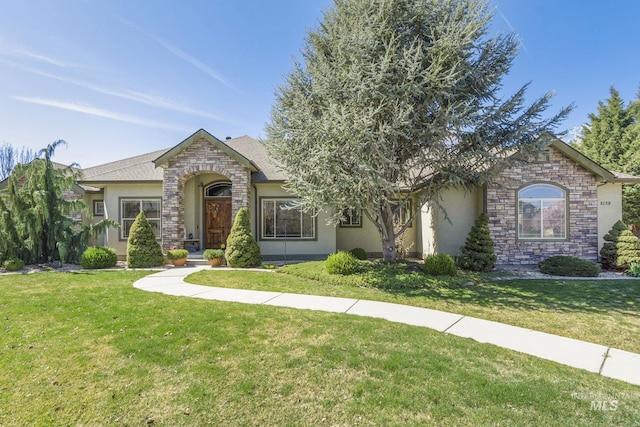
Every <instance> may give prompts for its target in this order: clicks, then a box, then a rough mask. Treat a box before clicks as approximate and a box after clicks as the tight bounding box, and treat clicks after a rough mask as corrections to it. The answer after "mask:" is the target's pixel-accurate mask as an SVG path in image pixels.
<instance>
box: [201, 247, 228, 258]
mask: <svg viewBox="0 0 640 427" xmlns="http://www.w3.org/2000/svg"><path fill="white" fill-rule="evenodd" d="M222 257H224V251H223V250H222V249H207V250H205V251H204V252H203V253H202V258H204V259H214V258H222Z"/></svg>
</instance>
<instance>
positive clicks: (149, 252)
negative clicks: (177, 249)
mask: <svg viewBox="0 0 640 427" xmlns="http://www.w3.org/2000/svg"><path fill="white" fill-rule="evenodd" d="M164 263H165V262H164V255H163V254H162V248H160V244H159V243H158V241H157V240H156V235H155V234H154V233H153V229H152V228H151V224H149V221H147V217H146V216H145V215H144V211H140V213H139V214H138V216H136V220H135V221H133V224H132V225H131V229H130V230H129V239H128V240H127V267H129V268H147V267H159V266H162V265H164Z"/></svg>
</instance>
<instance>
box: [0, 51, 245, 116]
mask: <svg viewBox="0 0 640 427" xmlns="http://www.w3.org/2000/svg"><path fill="white" fill-rule="evenodd" d="M0 63H3V64H7V65H11V66H13V67H17V68H20V69H21V70H24V71H27V72H29V73H32V74H36V75H39V76H42V77H47V78H50V79H53V80H58V81H61V82H64V83H68V84H73V85H76V86H79V87H83V88H85V89H89V90H92V91H95V92H98V93H102V94H105V95H110V96H115V97H117V98H122V99H126V100H129V101H134V102H139V103H141V104H145V105H149V106H152V107H156V108H162V109H165V110H169V111H176V112H179V113H185V114H191V115H194V116H199V117H205V118H207V119H211V120H216V121H219V122H223V123H233V122H232V121H231V120H229V119H226V118H224V117H222V116H219V115H216V114H211V113H207V112H206V111H202V110H198V109H196V108H194V107H191V106H188V105H184V104H180V103H178V102H174V101H172V100H169V99H165V98H162V97H160V96H157V95H153V94H148V93H142V92H137V91H133V90H129V89H116V88H110V87H105V86H100V85H96V84H93V83H89V82H85V81H82V80H77V79H74V78H71V77H65V76H61V75H56V74H52V73H47V72H45V71H41V70H38V69H36V68H32V67H29V66H25V65H22V64H17V63H14V62H10V61H5V60H2V59H0Z"/></svg>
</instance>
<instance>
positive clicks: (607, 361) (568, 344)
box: [133, 266, 640, 385]
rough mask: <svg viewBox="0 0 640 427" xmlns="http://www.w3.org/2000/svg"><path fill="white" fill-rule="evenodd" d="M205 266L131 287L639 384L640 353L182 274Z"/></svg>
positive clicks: (402, 309)
mask: <svg viewBox="0 0 640 427" xmlns="http://www.w3.org/2000/svg"><path fill="white" fill-rule="evenodd" d="M203 268H206V269H209V267H200V266H196V267H189V266H187V267H179V268H172V269H169V270H165V271H161V272H159V273H155V274H151V275H149V276H146V277H144V278H142V279H140V280H138V281H137V282H135V283H134V284H133V286H134V287H136V288H138V289H142V290H145V291H149V292H160V293H163V294H167V295H174V296H185V297H193V298H204V299H210V300H217V301H229V302H239V303H245V304H264V305H272V306H278V307H291V308H298V309H307V310H318V311H328V312H334V313H347V314H352V315H357V316H367V317H377V318H381V319H386V320H389V321H391V322H398V323H404V324H407V325H414V326H422V327H427V328H431V329H435V330H437V331H440V332H445V333H447V334H452V335H457V336H460V337H465V338H473V339H474V340H476V341H478V342H481V343H489V344H494V345H497V346H500V347H504V348H508V349H511V350H515V351H518V352H520V353H525V354H530V355H532V356H536V357H540V358H542V359H547V360H551V361H554V362H558V363H561V364H563V365H567V366H571V367H574V368H579V369H586V370H587V371H591V372H595V373H599V374H600V375H603V376H605V377H609V378H615V379H618V380H622V381H625V382H628V383H631V384H635V385H640V354H636V353H630V352H628V351H623V350H618V349H615V348H610V347H606V346H603V345H599V344H592V343H589V342H585V341H580V340H576V339H573V338H565V337H560V336H557V335H552V334H548V333H544V332H537V331H532V330H530V329H525V328H520V327H517V326H509V325H505V324H502V323H497V322H492V321H489V320H482V319H476V318H473V317H468V316H462V315H459V314H453V313H446V312H443V311H436V310H430V309H427V308H419V307H411V306H405V305H400V304H393V303H387V302H377V301H367V300H357V299H351V298H336V297H325V296H314V295H300V294H288V293H282V292H265V291H251V290H240V289H228V288H215V287H211V286H202V285H193V284H190V283H186V282H184V280H183V279H184V278H185V277H186V276H188V275H189V274H191V273H194V272H196V271H199V270H202V269H203ZM260 271H263V272H265V274H269V273H272V271H271V270H260Z"/></svg>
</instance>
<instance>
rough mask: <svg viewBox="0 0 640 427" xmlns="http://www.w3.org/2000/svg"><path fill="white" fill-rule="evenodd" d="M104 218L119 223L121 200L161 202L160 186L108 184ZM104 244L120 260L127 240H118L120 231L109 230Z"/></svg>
mask: <svg viewBox="0 0 640 427" xmlns="http://www.w3.org/2000/svg"><path fill="white" fill-rule="evenodd" d="M103 195H104V214H105V216H104V217H105V218H107V219H111V220H113V221H115V222H117V223H120V200H121V199H123V198H132V199H138V198H140V199H144V198H158V199H160V200H162V184H160V183H158V184H109V185H107V186H105V187H104V194H103ZM105 244H106V246H109V247H111V248H113V249H115V250H116V253H117V254H118V256H119V257H120V258H123V257H125V256H126V254H127V240H126V239H124V240H123V239H120V230H119V229H116V228H111V227H110V228H109V229H108V230H107V233H106V235H105Z"/></svg>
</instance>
